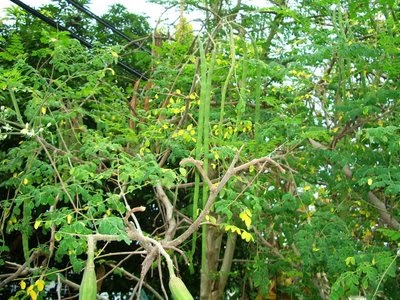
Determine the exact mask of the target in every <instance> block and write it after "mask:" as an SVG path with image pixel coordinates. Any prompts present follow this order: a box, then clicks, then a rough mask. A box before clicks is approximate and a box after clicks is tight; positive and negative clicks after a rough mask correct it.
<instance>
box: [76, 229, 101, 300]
mask: <svg viewBox="0 0 400 300" xmlns="http://www.w3.org/2000/svg"><path fill="white" fill-rule="evenodd" d="M87 243H88V250H87V256H88V257H87V260H86V267H85V271H84V272H83V278H82V282H81V286H80V288H79V300H96V296H97V284H96V271H95V268H94V248H95V241H94V238H93V236H88V238H87Z"/></svg>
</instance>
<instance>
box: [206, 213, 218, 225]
mask: <svg viewBox="0 0 400 300" xmlns="http://www.w3.org/2000/svg"><path fill="white" fill-rule="evenodd" d="M206 220H207V221H208V222H210V223H211V224H217V219H216V218H215V217H213V216H210V215H207V216H206Z"/></svg>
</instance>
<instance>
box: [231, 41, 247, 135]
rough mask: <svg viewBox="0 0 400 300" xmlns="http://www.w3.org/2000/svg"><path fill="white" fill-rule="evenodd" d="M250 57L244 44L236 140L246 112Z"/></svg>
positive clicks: (237, 108)
mask: <svg viewBox="0 0 400 300" xmlns="http://www.w3.org/2000/svg"><path fill="white" fill-rule="evenodd" d="M247 58H248V56H247V47H246V42H244V43H243V66H242V68H243V70H242V78H241V80H240V81H241V82H240V89H239V103H238V105H237V106H236V128H235V129H236V130H235V132H234V140H236V137H237V135H238V131H239V130H237V129H238V128H239V125H240V121H241V120H242V115H243V113H244V112H245V110H246V86H247V85H246V82H247V64H248V59H247Z"/></svg>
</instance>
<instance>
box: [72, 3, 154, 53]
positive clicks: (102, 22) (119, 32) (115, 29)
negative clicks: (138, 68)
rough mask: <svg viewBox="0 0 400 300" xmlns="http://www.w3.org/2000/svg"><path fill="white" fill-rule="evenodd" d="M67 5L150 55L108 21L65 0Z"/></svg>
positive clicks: (77, 4)
mask: <svg viewBox="0 0 400 300" xmlns="http://www.w3.org/2000/svg"><path fill="white" fill-rule="evenodd" d="M66 1H67V2H68V3H69V4H71V5H73V6H74V7H75V8H77V9H78V10H79V11H81V12H83V13H85V14H87V15H88V16H89V17H91V18H93V19H95V20H96V21H97V22H99V23H100V24H102V25H104V26H105V27H107V28H108V29H111V31H112V32H114V33H116V34H117V35H119V36H120V37H122V38H124V39H125V40H127V41H128V42H129V43H130V44H133V45H135V46H136V47H137V48H139V49H141V50H143V51H144V52H146V53H148V54H151V52H150V51H149V50H147V49H145V48H144V47H143V46H142V45H140V44H139V43H137V42H135V41H134V40H132V39H131V38H130V37H129V36H127V35H126V34H125V33H123V32H122V31H121V30H119V29H117V28H115V27H114V26H113V25H111V24H110V23H109V22H108V21H106V20H104V19H102V18H100V17H99V16H97V15H95V14H94V13H92V12H91V11H90V10H88V9H87V8H85V7H84V6H82V5H80V4H79V3H77V2H75V1H72V0H66Z"/></svg>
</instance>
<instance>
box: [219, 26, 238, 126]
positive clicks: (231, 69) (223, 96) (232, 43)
mask: <svg viewBox="0 0 400 300" xmlns="http://www.w3.org/2000/svg"><path fill="white" fill-rule="evenodd" d="M229 47H230V54H229V55H230V57H231V65H230V67H229V71H228V75H227V76H226V78H225V82H224V85H223V86H222V90H221V105H220V113H219V124H218V131H219V134H222V124H223V121H224V117H225V99H226V93H227V90H228V86H229V81H230V80H231V78H232V75H233V72H234V71H235V68H236V51H235V40H234V37H233V32H232V28H229Z"/></svg>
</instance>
